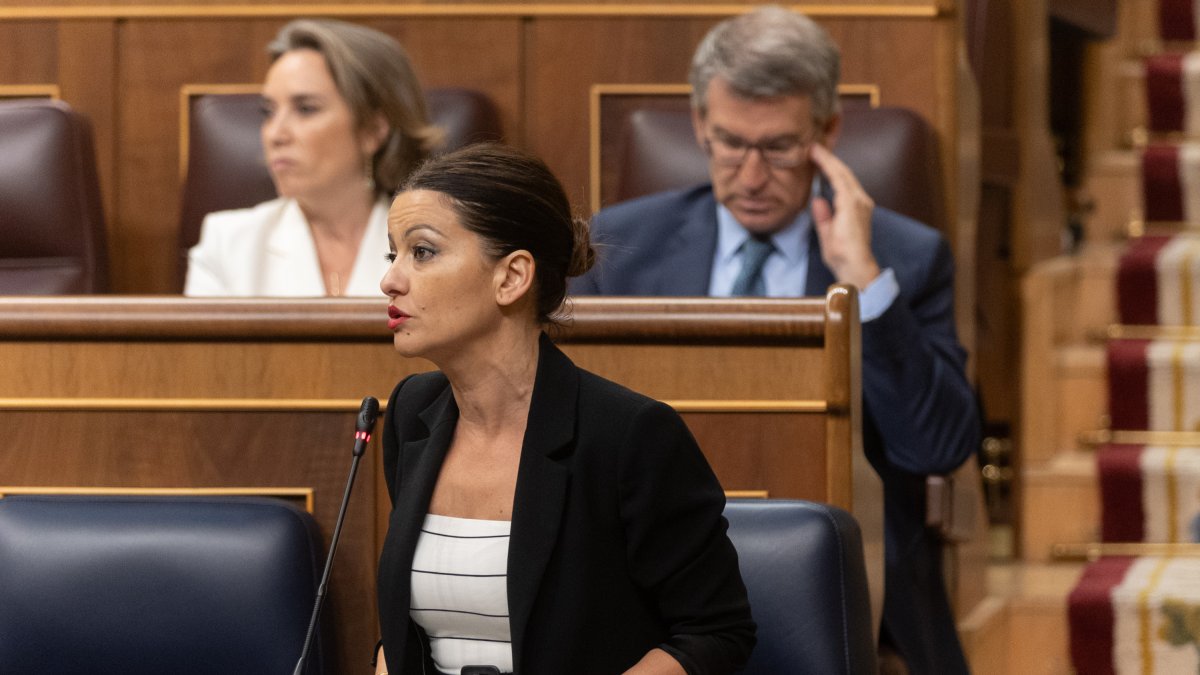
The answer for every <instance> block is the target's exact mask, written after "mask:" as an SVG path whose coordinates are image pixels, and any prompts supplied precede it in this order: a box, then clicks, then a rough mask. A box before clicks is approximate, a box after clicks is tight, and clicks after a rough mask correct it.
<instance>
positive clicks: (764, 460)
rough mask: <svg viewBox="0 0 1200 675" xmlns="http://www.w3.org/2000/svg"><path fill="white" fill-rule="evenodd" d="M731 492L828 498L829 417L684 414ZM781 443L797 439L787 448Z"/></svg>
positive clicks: (693, 433) (792, 497)
mask: <svg viewBox="0 0 1200 675" xmlns="http://www.w3.org/2000/svg"><path fill="white" fill-rule="evenodd" d="M682 415H683V419H684V421H685V422H687V425H688V428H689V429H690V430H691V432H692V435H694V436H695V437H696V441H697V442H698V443H699V444H700V447H701V448H702V449H703V450H704V455H705V457H707V458H708V462H709V464H711V465H712V466H713V470H714V471H715V472H716V473H717V479H718V480H720V481H721V487H723V488H724V489H726V490H765V491H766V492H767V496H768V497H770V498H772V499H798V498H801V495H826V497H825V498H824V499H822V501H832V495H829V491H828V485H827V484H826V481H825V472H824V469H825V468H826V467H827V465H828V461H829V458H828V457H827V455H826V453H825V452H824V448H823V445H824V442H825V416H824V415H822V414H804V413H728V412H725V413H722V412H712V413H688V412H684V413H682ZM779 438H793V439H796V443H795V444H794V445H793V446H791V447H788V446H785V445H782V444H780V443H778V442H777V441H776V440H773V439H779ZM809 498H811V497H809Z"/></svg>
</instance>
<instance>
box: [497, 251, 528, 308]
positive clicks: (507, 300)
mask: <svg viewBox="0 0 1200 675" xmlns="http://www.w3.org/2000/svg"><path fill="white" fill-rule="evenodd" d="M536 267H537V264H536V263H535V262H534V261H533V255H531V254H530V253H529V251H526V250H525V249H521V250H518V251H513V252H512V253H509V254H508V255H506V256H504V257H503V258H501V259H500V260H499V261H497V262H496V278H495V281H496V304H498V305H500V306H502V307H509V306H512V305H515V304H517V302H519V301H520V300H521V298H524V297H527V296H529V291H530V289H531V288H533V279H534V274H535V271H536Z"/></svg>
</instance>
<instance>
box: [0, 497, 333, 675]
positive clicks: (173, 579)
mask: <svg viewBox="0 0 1200 675" xmlns="http://www.w3.org/2000/svg"><path fill="white" fill-rule="evenodd" d="M320 558H321V555H320V541H319V538H318V535H317V529H316V525H315V523H314V522H313V520H312V518H311V517H310V516H309V515H308V514H306V513H304V512H303V511H301V510H299V509H296V508H294V507H292V506H291V505H289V504H287V503H285V502H283V501H281V500H277V499H267V498H236V497H235V498H222V497H213V498H207V497H91V496H88V497H82V496H69V497H58V496H12V497H6V498H4V499H0V636H2V637H0V673H9V674H13V675H20V674H24V673H55V674H56V675H69V674H72V673H80V674H83V673H87V674H89V675H96V674H103V673H114V674H115V673H120V674H121V675H143V674H145V675H150V674H151V673H153V674H156V675H157V674H160V673H172V674H173V675H179V674H183V675H200V674H212V675H217V674H218V673H220V674H221V675H228V674H230V673H256V674H270V673H279V674H281V675H287V674H289V673H291V672H292V670H293V668H295V665H296V661H297V659H298V658H299V655H300V649H301V646H302V645H303V643H304V634H305V631H306V629H307V628H308V620H309V614H310V613H311V611H312V606H313V600H314V596H315V593H316V587H317V583H318V582H319V579H320V567H319V559H320ZM315 646H316V649H314V653H313V655H312V656H311V657H310V661H309V664H310V667H309V669H308V672H309V673H322V672H324V666H323V661H322V655H321V650H320V642H319V641H318V642H317V643H316V645H315Z"/></svg>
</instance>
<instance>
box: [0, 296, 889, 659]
mask: <svg viewBox="0 0 1200 675" xmlns="http://www.w3.org/2000/svg"><path fill="white" fill-rule="evenodd" d="M857 316H858V314H857V306H856V304H855V296H854V294H853V293H852V292H849V291H846V290H844V289H835V290H834V291H833V292H832V293H831V297H830V301H829V303H828V307H827V306H826V302H825V301H823V300H820V299H802V300H769V299H759V300H753V301H729V300H716V299H684V300H677V299H669V298H667V299H661V298H660V299H613V298H580V299H577V300H575V301H574V318H573V321H572V322H571V323H570V324H568V325H567V326H564V327H563V328H561V329H560V330H558V331H556V332H557V333H559V334H560V340H561V342H562V344H563V345H564V349H565V350H566V351H567V353H568V354H569V355H570V356H571V357H572V358H573V359H575V360H576V362H577V363H578V364H579V365H580V366H581V367H584V368H587V369H589V370H592V371H593V372H597V373H598V374H600V375H602V376H605V377H608V378H610V379H613V380H615V381H618V382H621V383H623V384H625V385H627V386H631V387H633V388H635V389H638V390H641V391H643V392H645V393H647V394H649V395H651V396H655V397H658V398H660V399H664V400H667V401H668V402H669V403H671V404H673V405H676V406H677V407H678V408H679V409H680V410H681V412H682V413H683V415H684V419H685V421H686V422H687V423H688V425H689V427H690V428H691V429H692V430H693V432H694V434H695V435H696V436H697V438H698V439H699V441H700V442H701V444H702V447H703V448H704V450H705V453H706V455H707V456H708V457H709V459H710V461H711V463H712V465H713V467H714V470H715V471H716V473H717V475H718V477H719V478H720V479H721V480H722V484H723V485H724V486H725V487H726V488H727V489H733V490H765V491H767V492H768V493H769V494H770V495H771V496H775V497H797V498H805V499H815V500H821V501H828V502H831V503H835V504H839V505H841V506H843V507H845V508H848V509H851V510H852V511H853V512H854V513H855V515H856V517H858V519H859V521H860V523H861V524H862V526H863V531H864V537H865V540H866V550H867V555H868V566H869V569H870V570H872V572H875V573H873V574H872V575H871V577H870V578H871V579H872V580H873V591H874V593H875V594H876V595H878V594H879V592H880V591H881V588H882V586H881V578H882V577H881V570H882V560H883V549H882V541H883V540H882V534H883V529H882V527H883V526H882V495H881V488H880V485H879V480H878V478H877V477H875V476H874V474H873V473H872V472H871V470H870V469H869V467H867V466H866V461H865V458H864V456H863V453H862V449H861V440H860V436H859V429H858V427H857V425H858V424H859V420H860V415H861V403H860V399H859V392H858V383H857V381H856V379H855V378H857V377H858V358H859V357H858V353H859V352H858V333H857V330H858V324H857V320H856V317H857ZM383 318H384V312H383V305H382V302H380V301H374V300H342V301H339V300H317V301H311V300H259V301H254V300H194V299H192V300H184V301H180V300H178V299H168V298H163V299H157V298H50V299H38V298H9V299H0V428H3V429H4V430H5V432H6V433H5V434H4V435H3V437H0V476H3V477H4V481H3V483H5V484H7V485H16V486H22V485H27V486H47V485H58V486H96V487H140V486H151V487H218V486H237V487H247V486H249V487H254V486H259V487H262V486H281V487H282V486H287V487H291V486H301V487H306V486H308V487H312V488H313V489H314V490H315V506H316V508H315V512H316V516H317V520H318V522H319V523H320V525H321V527H322V529H323V531H324V532H325V533H326V535H328V533H329V532H331V531H332V524H333V519H334V517H335V515H336V509H337V504H338V501H339V498H340V490H341V487H342V485H343V484H344V480H345V472H346V471H347V469H348V461H347V460H349V452H348V448H347V447H346V443H347V441H348V440H349V433H350V427H351V425H352V422H353V412H354V411H355V410H356V409H357V405H358V401H359V400H360V399H361V397H362V395H363V394H365V393H370V394H372V395H374V396H376V397H378V398H380V399H384V400H386V397H387V394H388V393H389V392H390V391H391V389H392V387H393V386H394V384H395V383H396V382H397V381H398V380H399V379H400V378H401V377H402V376H403V375H405V374H407V373H410V372H416V371H422V370H427V369H429V368H430V365H429V364H428V363H426V362H424V361H420V360H411V359H404V358H401V357H398V356H397V355H396V354H395V352H394V350H393V348H392V345H391V337H390V334H389V333H388V332H387V331H386V330H385V327H384V322H383ZM730 373H736V374H737V376H736V377H733V376H730V375H729V374H730ZM377 451H378V450H377V449H376V450H375V452H372V453H371V454H370V455H369V456H368V459H367V461H365V462H364V464H363V467H362V473H363V474H364V475H362V476H360V477H359V483H358V488H357V489H356V490H355V496H354V499H353V506H352V512H351V515H350V517H349V520H348V521H347V523H348V524H347V528H348V529H347V531H346V536H347V539H346V540H345V541H344V543H343V547H344V548H343V549H342V552H341V553H340V555H339V562H338V570H337V571H336V572H335V575H334V581H333V587H332V588H333V589H334V590H333V591H332V594H333V595H332V598H331V599H332V601H333V604H332V606H331V609H330V611H331V612H332V617H334V618H333V619H332V621H333V622H334V623H336V624H337V625H338V627H339V630H340V631H342V632H341V633H340V634H339V638H338V645H339V648H340V657H339V658H340V664H341V668H340V671H339V672H352V671H353V670H354V668H355V665H356V664H358V663H360V662H361V659H362V656H361V655H362V654H364V653H365V652H366V651H369V649H370V645H371V642H372V640H373V639H374V636H375V635H376V632H375V630H374V621H375V614H374V605H373V593H372V592H371V589H372V588H373V587H374V583H373V575H374V565H375V559H376V554H377V551H378V547H379V546H380V544H381V541H382V540H381V536H382V533H383V532H384V528H385V522H386V519H387V514H388V511H389V509H390V505H389V503H388V500H387V498H386V496H385V495H384V494H383V491H382V489H381V485H382V484H381V476H379V471H378V467H377V460H376V459H375V457H376V453H377Z"/></svg>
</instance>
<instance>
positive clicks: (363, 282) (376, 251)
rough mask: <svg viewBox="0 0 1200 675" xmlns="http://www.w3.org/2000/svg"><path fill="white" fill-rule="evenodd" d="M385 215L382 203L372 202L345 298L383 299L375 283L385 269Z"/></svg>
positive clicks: (384, 203)
mask: <svg viewBox="0 0 1200 675" xmlns="http://www.w3.org/2000/svg"><path fill="white" fill-rule="evenodd" d="M387 213H388V202H387V200H386V199H380V200H379V201H377V202H375V207H374V208H373V209H371V217H370V218H369V219H368V220H367V229H366V230H365V231H364V232H363V238H362V241H361V242H359V244H358V257H356V258H355V259H354V269H353V270H351V271H350V282H349V283H348V284H346V290H345V295H353V296H365V297H381V296H382V295H383V291H381V290H380V289H379V282H380V280H382V279H383V275H384V273H385V272H387V268H388V263H387V259H386V258H385V257H384V256H385V255H387V252H388V243H387V236H388V235H387Z"/></svg>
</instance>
